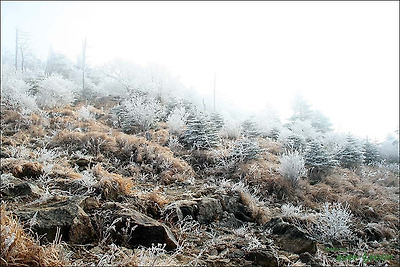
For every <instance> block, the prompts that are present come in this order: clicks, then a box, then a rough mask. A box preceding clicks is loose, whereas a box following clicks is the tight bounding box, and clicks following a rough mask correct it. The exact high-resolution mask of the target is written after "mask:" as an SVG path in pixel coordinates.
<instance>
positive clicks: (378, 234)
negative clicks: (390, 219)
mask: <svg viewBox="0 0 400 267" xmlns="http://www.w3.org/2000/svg"><path fill="white" fill-rule="evenodd" d="M363 232H364V235H365V236H364V237H365V238H366V239H367V240H368V241H378V242H379V241H382V240H383V239H384V237H385V235H384V234H383V232H382V230H381V226H380V225H379V224H377V223H368V224H367V226H366V227H365V228H364V229H363Z"/></svg>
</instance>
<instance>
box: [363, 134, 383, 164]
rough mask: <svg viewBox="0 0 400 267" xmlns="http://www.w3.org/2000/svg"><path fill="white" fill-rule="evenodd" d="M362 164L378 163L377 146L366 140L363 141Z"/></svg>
mask: <svg viewBox="0 0 400 267" xmlns="http://www.w3.org/2000/svg"><path fill="white" fill-rule="evenodd" d="M363 149H364V164H365V165H372V164H374V163H377V162H378V161H379V158H380V157H379V152H378V145H377V144H375V143H371V142H370V141H369V140H368V138H367V139H366V140H365V142H364V145H363Z"/></svg>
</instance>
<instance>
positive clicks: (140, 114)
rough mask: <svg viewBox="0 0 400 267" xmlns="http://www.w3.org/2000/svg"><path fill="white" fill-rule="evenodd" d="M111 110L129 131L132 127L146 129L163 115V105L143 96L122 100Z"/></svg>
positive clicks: (126, 130)
mask: <svg viewBox="0 0 400 267" xmlns="http://www.w3.org/2000/svg"><path fill="white" fill-rule="evenodd" d="M113 112H114V113H116V115H117V116H118V119H119V120H120V122H121V127H122V129H123V131H125V132H131V131H132V129H133V128H134V127H138V128H139V129H140V130H142V131H147V130H149V129H150V128H152V127H153V126H154V125H155V123H156V122H157V121H159V120H160V118H162V117H163V116H164V108H163V106H162V105H161V104H160V103H159V102H157V101H156V100H155V99H146V98H145V97H144V96H133V97H131V98H130V99H127V100H124V101H123V102H122V103H121V104H120V105H119V106H117V107H116V108H114V109H113Z"/></svg>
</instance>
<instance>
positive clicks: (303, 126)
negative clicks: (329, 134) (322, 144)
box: [289, 119, 318, 143]
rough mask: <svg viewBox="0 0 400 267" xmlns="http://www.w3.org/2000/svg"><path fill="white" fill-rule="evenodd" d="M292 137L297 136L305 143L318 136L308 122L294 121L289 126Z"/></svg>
mask: <svg viewBox="0 0 400 267" xmlns="http://www.w3.org/2000/svg"><path fill="white" fill-rule="evenodd" d="M289 129H290V130H291V131H292V132H293V135H295V136H298V137H299V138H300V139H301V140H302V141H303V142H305V143H307V142H310V141H312V140H314V139H316V138H317V136H318V134H317V132H316V131H315V129H314V127H313V126H312V123H311V121H310V120H299V119H298V120H295V121H293V122H292V123H291V124H290V125H289Z"/></svg>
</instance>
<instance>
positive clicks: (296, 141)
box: [278, 128, 307, 152]
mask: <svg viewBox="0 0 400 267" xmlns="http://www.w3.org/2000/svg"><path fill="white" fill-rule="evenodd" d="M278 140H279V141H280V142H281V143H282V144H283V147H284V148H285V149H286V150H289V151H299V152H303V151H304V149H305V148H306V144H307V143H306V140H304V138H303V137H302V136H300V135H297V134H294V133H293V132H292V131H291V130H289V129H288V128H283V129H282V131H281V132H280V133H279V137H278Z"/></svg>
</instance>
